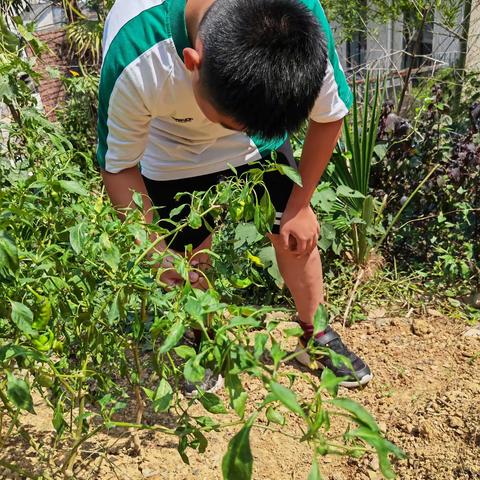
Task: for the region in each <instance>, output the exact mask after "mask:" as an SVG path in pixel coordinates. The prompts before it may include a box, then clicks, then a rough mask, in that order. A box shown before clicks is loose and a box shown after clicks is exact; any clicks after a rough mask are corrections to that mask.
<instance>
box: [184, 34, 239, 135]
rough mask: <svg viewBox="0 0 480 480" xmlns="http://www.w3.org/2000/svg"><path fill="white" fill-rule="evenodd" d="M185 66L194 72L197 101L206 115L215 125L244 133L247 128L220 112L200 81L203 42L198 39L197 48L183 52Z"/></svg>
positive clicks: (194, 89) (194, 90)
mask: <svg viewBox="0 0 480 480" xmlns="http://www.w3.org/2000/svg"><path fill="white" fill-rule="evenodd" d="M183 57H184V60H185V66H186V67H187V69H188V70H190V72H192V88H193V94H194V95H195V100H196V101H197V104H198V106H199V108H200V110H201V111H202V113H203V114H204V115H205V117H207V118H208V120H210V121H211V122H213V123H219V124H220V125H221V126H222V127H224V128H227V129H228V130H234V131H238V132H243V131H244V130H245V127H244V126H242V125H240V124H238V122H236V121H235V120H234V119H233V118H231V117H230V116H228V115H225V114H223V113H221V112H220V111H218V110H217V109H216V108H215V106H214V105H213V103H212V102H211V101H210V99H209V97H208V95H207V94H206V93H205V90H204V88H203V86H202V83H201V81H200V65H201V63H202V42H201V41H200V39H198V38H197V41H196V42H195V48H185V49H184V51H183Z"/></svg>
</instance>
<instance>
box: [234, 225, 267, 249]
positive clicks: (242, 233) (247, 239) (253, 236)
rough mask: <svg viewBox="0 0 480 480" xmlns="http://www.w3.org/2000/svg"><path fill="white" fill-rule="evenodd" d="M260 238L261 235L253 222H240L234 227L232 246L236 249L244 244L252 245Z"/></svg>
mask: <svg viewBox="0 0 480 480" xmlns="http://www.w3.org/2000/svg"><path fill="white" fill-rule="evenodd" d="M262 238H263V235H260V234H259V233H258V230H257V228H256V227H255V225H254V224H253V223H240V224H238V225H237V226H236V228H235V243H234V248H235V249H238V248H240V247H241V246H242V245H244V244H247V245H252V244H253V243H255V242H258V241H259V240H261V239H262Z"/></svg>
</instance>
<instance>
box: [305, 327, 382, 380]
mask: <svg viewBox="0 0 480 480" xmlns="http://www.w3.org/2000/svg"><path fill="white" fill-rule="evenodd" d="M314 346H315V347H318V348H325V347H326V348H330V349H331V350H333V351H334V352H335V353H337V354H338V355H342V356H344V357H346V358H348V359H349V360H350V362H351V363H352V367H353V370H351V369H350V367H348V366H347V365H345V364H344V363H340V364H339V365H337V366H334V364H333V362H332V360H331V358H330V357H329V356H328V355H326V354H324V355H322V354H321V353H318V354H315V355H310V354H309V353H308V352H306V351H305V348H306V347H307V341H306V340H305V339H304V338H303V337H300V339H299V342H298V346H297V349H296V351H297V352H299V353H298V355H297V357H296V359H297V360H298V361H299V362H300V363H301V364H302V365H305V366H307V367H309V368H311V369H312V370H315V369H323V368H324V367H327V368H329V369H330V370H331V371H332V372H333V373H334V374H335V375H336V376H337V377H346V378H345V380H344V381H342V382H341V383H340V385H341V386H343V387H347V388H355V387H361V386H363V385H366V384H367V383H368V382H369V381H370V380H371V379H372V376H373V375H372V372H371V371H370V368H368V365H367V364H366V363H365V362H364V361H363V360H362V359H361V358H360V357H359V356H358V355H355V353H353V352H351V351H350V350H349V349H348V348H347V347H346V346H345V345H344V343H343V342H342V339H341V338H340V336H339V335H338V333H337V332H336V331H335V330H334V329H333V328H332V327H330V326H328V327H327V328H326V330H325V333H324V334H323V335H322V336H320V337H317V338H315V340H314Z"/></svg>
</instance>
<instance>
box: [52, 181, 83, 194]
mask: <svg viewBox="0 0 480 480" xmlns="http://www.w3.org/2000/svg"><path fill="white" fill-rule="evenodd" d="M58 184H59V185H60V187H61V188H62V190H66V191H67V192H69V193H76V194H77V195H82V196H84V197H85V196H87V195H88V191H87V190H86V189H85V187H83V186H82V185H80V183H78V182H75V181H74V180H59V181H58Z"/></svg>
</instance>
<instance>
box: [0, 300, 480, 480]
mask: <svg viewBox="0 0 480 480" xmlns="http://www.w3.org/2000/svg"><path fill="white" fill-rule="evenodd" d="M293 325H294V324H292V323H290V322H285V323H282V327H283V326H284V327H285V328H288V327H292V326H293ZM336 327H337V329H338V330H339V332H340V333H341V334H342V336H343V338H344V340H345V341H346V343H347V344H348V345H349V346H350V347H351V348H352V349H354V350H356V351H357V352H358V353H359V354H361V355H362V356H363V357H364V358H365V359H366V360H367V361H368V363H369V364H370V366H371V368H372V370H373V372H374V378H373V381H372V382H371V383H370V384H369V385H368V386H367V387H366V388H364V389H362V390H356V391H350V392H345V391H340V395H342V394H347V393H348V394H349V395H350V396H351V398H353V399H354V400H357V401H358V402H360V403H361V404H363V405H364V406H365V407H366V408H367V409H368V410H369V411H370V412H371V413H372V414H373V415H374V417H375V418H376V419H377V421H378V423H379V425H380V427H381V429H382V430H383V431H384V432H385V434H386V436H387V438H388V439H389V440H391V441H392V442H394V443H395V444H396V445H398V446H399V447H400V448H402V449H403V450H404V451H405V452H406V453H407V455H408V458H407V459H405V460H401V461H397V462H395V464H394V468H395V470H396V472H397V473H398V478H399V479H401V480H414V479H415V480H456V479H458V480H467V479H468V480H474V479H476V480H478V479H480V401H479V400H480V380H479V379H480V375H479V363H480V358H479V355H480V331H479V330H477V329H475V328H469V327H466V326H465V325H464V324H462V323H461V322H459V321H458V320H453V319H449V318H445V317H443V316H442V315H441V314H439V313H438V312H436V311H434V310H433V311H432V310H431V311H429V313H428V315H426V316H417V317H415V316H413V317H411V318H404V317H398V318H397V317H395V318H391V317H388V316H386V312H385V309H377V310H376V311H374V312H371V314H370V316H369V319H368V320H367V321H364V322H362V323H358V324H355V325H353V326H352V327H350V328H346V329H344V328H343V327H342V326H341V325H338V326H336ZM289 347H290V348H292V349H293V347H294V345H293V344H291V345H289ZM283 368H284V369H286V370H287V371H288V370H292V371H294V370H295V369H297V368H299V367H298V366H297V365H295V364H293V363H292V364H288V365H285V366H284V367H283ZM246 388H248V390H249V393H250V398H251V400H250V404H249V407H248V408H249V409H250V410H253V409H254V408H255V407H254V401H255V399H256V398H258V399H259V398H261V397H262V395H263V392H262V390H261V389H262V387H261V385H260V384H257V383H255V382H251V383H249V384H248V385H246ZM296 390H297V392H298V394H299V396H304V397H308V395H309V394H310V395H311V391H310V386H309V385H308V384H307V383H304V384H302V383H298V384H297V383H296ZM35 409H36V412H37V414H36V415H28V418H24V419H23V423H26V424H27V430H28V432H29V433H30V434H31V435H32V436H33V437H34V438H35V439H36V440H37V441H38V442H40V443H43V444H45V448H46V449H47V450H50V452H52V451H53V450H54V452H55V453H54V455H53V456H52V457H57V458H61V455H62V448H61V446H56V447H55V448H54V447H52V439H53V435H52V426H51V414H50V413H49V411H48V409H47V408H45V406H44V405H43V404H42V403H41V399H38V400H36V405H35ZM201 412H202V407H200V406H198V413H199V414H201ZM148 416H149V414H148V413H147V421H148V420H149V418H148ZM286 416H287V425H286V426H285V427H284V432H285V433H294V434H298V432H299V425H298V424H296V423H295V419H294V417H290V416H288V414H287V415H286ZM235 418H236V417H235V416H234V415H230V414H228V415H224V416H223V419H222V420H223V421H225V422H228V421H229V420H235ZM153 420H155V419H154V418H150V421H153ZM162 422H163V423H164V424H165V422H167V424H168V422H170V424H173V423H174V419H172V418H170V419H169V418H165V417H164V418H163V419H162ZM237 428H238V427H237ZM235 431H236V428H231V429H226V430H222V431H220V432H211V433H208V434H207V438H208V441H209V444H208V447H207V451H206V452H205V454H202V455H201V454H198V453H196V452H195V451H192V450H189V451H188V452H187V453H188V455H189V459H190V465H186V464H184V463H183V462H182V460H181V459H180V456H179V454H178V452H177V450H176V447H177V445H176V441H175V440H176V439H175V438H174V437H171V436H167V435H164V434H160V433H158V432H141V433H140V439H141V445H142V451H141V453H140V455H136V454H135V453H134V452H133V451H132V448H131V446H130V445H131V444H130V442H129V438H128V432H120V433H119V431H118V430H116V431H112V433H111V434H110V435H107V434H100V435H98V436H96V437H93V438H91V439H90V440H88V441H87V442H86V443H84V444H83V446H82V450H81V457H80V459H79V460H78V462H77V464H76V467H75V477H76V478H79V479H85V480H87V479H92V480H93V479H95V480H110V479H112V480H115V479H121V480H140V479H150V480H160V479H162V480H163V479H166V480H170V479H172V480H187V479H188V480H190V479H192V480H193V479H198V480H215V479H221V478H222V475H221V461H222V457H223V454H224V453H225V451H226V448H227V444H228V441H229V440H230V438H231V437H232V435H233V434H234V433H235ZM339 433H341V430H340V431H339ZM251 446H252V451H253V456H254V473H253V478H254V479H255V480H287V479H289V480H292V479H294V480H300V479H301V480H304V479H306V478H307V476H308V472H309V469H310V465H311V451H310V450H309V447H308V445H306V444H305V443H299V442H298V441H296V440H294V439H292V438H289V437H286V436H284V435H281V434H279V433H275V432H272V431H269V430H263V429H254V430H252V434H251ZM0 458H2V459H3V460H4V461H8V462H12V463H16V464H17V465H20V466H21V467H22V468H24V469H25V470H28V471H30V472H34V471H38V468H39V465H38V459H37V458H36V456H35V453H34V452H33V450H32V449H28V448H27V447H25V448H24V447H23V443H22V441H21V440H20V439H19V438H18V437H12V439H11V440H9V443H8V445H6V446H5V448H4V449H3V451H2V452H1V453H0ZM321 470H322V475H323V478H324V479H325V480H327V479H328V480H351V479H355V480H356V479H358V480H375V479H381V478H382V476H381V474H380V472H379V467H378V462H377V461H376V459H375V458H374V456H373V455H370V454H369V455H367V456H365V457H364V458H363V459H360V460H353V459H346V458H339V457H325V458H323V459H322V463H321ZM0 478H1V479H15V478H21V476H18V475H17V476H16V475H15V474H13V473H11V472H9V471H7V470H3V471H0ZM232 480H235V479H232Z"/></svg>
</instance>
